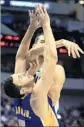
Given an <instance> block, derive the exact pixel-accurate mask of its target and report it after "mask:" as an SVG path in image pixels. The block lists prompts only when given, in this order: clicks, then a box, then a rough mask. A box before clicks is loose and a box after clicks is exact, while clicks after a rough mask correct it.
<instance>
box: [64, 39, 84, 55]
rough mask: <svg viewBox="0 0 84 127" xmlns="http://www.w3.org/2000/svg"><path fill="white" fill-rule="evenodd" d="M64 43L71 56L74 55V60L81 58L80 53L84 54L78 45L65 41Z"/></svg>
mask: <svg viewBox="0 0 84 127" xmlns="http://www.w3.org/2000/svg"><path fill="white" fill-rule="evenodd" d="M62 43H63V45H64V46H65V47H66V48H67V50H68V55H69V56H70V55H72V57H73V58H77V57H78V58H80V54H79V52H80V53H81V54H84V51H83V50H82V49H81V48H80V47H79V46H78V44H76V43H74V42H71V41H68V40H64V39H63V41H62Z"/></svg>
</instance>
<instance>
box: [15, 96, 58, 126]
mask: <svg viewBox="0 0 84 127" xmlns="http://www.w3.org/2000/svg"><path fill="white" fill-rule="evenodd" d="M30 97H31V94H28V95H27V96H26V97H25V98H24V99H19V98H18V99H14V108H15V112H16V116H17V118H18V121H19V126H25V127H43V124H42V122H41V120H40V118H39V117H37V116H36V115H35V114H34V112H33V110H32V108H31V106H30ZM48 102H49V104H50V106H51V108H52V110H53V112H54V114H55V110H54V107H52V101H51V99H50V98H49V97H48ZM55 116H56V114H55Z"/></svg>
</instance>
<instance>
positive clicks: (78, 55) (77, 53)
mask: <svg viewBox="0 0 84 127" xmlns="http://www.w3.org/2000/svg"><path fill="white" fill-rule="evenodd" d="M75 53H76V55H77V57H78V58H80V54H79V52H78V50H77V49H76V48H75Z"/></svg>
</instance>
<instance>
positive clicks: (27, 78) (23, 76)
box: [12, 72, 34, 86]
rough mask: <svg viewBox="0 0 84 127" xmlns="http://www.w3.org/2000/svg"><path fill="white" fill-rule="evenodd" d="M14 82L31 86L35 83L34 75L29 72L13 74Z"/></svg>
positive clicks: (18, 84)
mask: <svg viewBox="0 0 84 127" xmlns="http://www.w3.org/2000/svg"><path fill="white" fill-rule="evenodd" d="M12 78H13V83H14V84H16V85H17V86H30V85H33V83H34V77H33V76H31V75H28V73H27V72H26V73H24V72H23V73H18V74H13V75H12Z"/></svg>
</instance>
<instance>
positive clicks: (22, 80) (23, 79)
mask: <svg viewBox="0 0 84 127" xmlns="http://www.w3.org/2000/svg"><path fill="white" fill-rule="evenodd" d="M37 10H40V14H39V12H38V14H39V16H38V17H40V19H41V20H44V19H42V17H43V16H45V15H46V13H44V12H43V11H42V8H41V7H38V9H37ZM45 12H46V11H45ZM32 16H33V18H34V19H35V18H36V17H37V16H35V15H33V12H32V13H31V12H30V17H32ZM41 16H42V17H41ZM45 17H46V16H45ZM45 27H46V28H47V29H49V30H50V27H49V26H46V25H45ZM45 27H44V29H45ZM31 28H32V27H31ZM33 28H34V27H33ZM29 30H30V29H28V31H27V33H26V35H27V36H26V35H25V38H23V41H22V43H21V45H20V47H19V50H18V52H17V56H16V66H15V72H16V73H20V72H23V74H22V73H20V74H16V75H13V76H12V78H13V83H15V84H17V85H18V86H21V85H25V84H27V83H28V82H30V83H29V84H32V82H33V77H32V76H31V75H32V74H33V73H32V71H28V72H26V66H25V64H26V60H25V56H27V57H28V59H29V60H30V58H29V57H31V58H32V59H31V60H30V62H29V63H30V64H32V63H34V64H35V63H36V65H38V64H37V63H38V62H37V61H36V59H37V58H36V57H35V54H36V49H35V48H37V49H38V51H39V52H37V54H38V53H39V54H40V52H42V50H43V47H42V46H41V45H40V44H38V46H34V47H35V48H33V50H30V52H27V50H26V49H28V47H27V46H29V44H28V45H26V44H25V43H27V41H30V40H31V36H30V35H29V32H30V33H31V34H33V32H31V30H30V31H29ZM47 31H48V30H47ZM49 32H50V31H49ZM45 34H46V29H45V32H44V37H45ZM47 34H48V32H47ZM46 37H47V36H46ZM51 37H52V35H51ZM47 39H49V37H48V38H47ZM41 40H42V39H41ZM25 41H26V42H25ZM45 41H46V38H45ZM61 41H64V40H61ZM66 45H67V44H66ZM71 46H72V47H73V48H72V49H71V50H70V49H69V50H68V51H69V54H70V51H71V53H72V54H73V57H74V58H75V57H76V55H78V56H79V53H78V50H80V51H81V49H80V48H79V47H77V45H76V44H72V45H71ZM40 47H41V48H40ZM66 47H70V44H69V46H66ZM74 51H76V52H74ZM32 52H33V53H32ZM81 52H83V51H81ZM27 54H28V55H27ZM32 54H33V55H32ZM33 58H35V61H33ZM32 61H33V62H32ZM55 66H56V65H55ZM58 68H59V69H60V70H61V71H62V73H63V79H62V81H61V82H58V86H57V89H56V85H52V86H51V87H50V89H49V91H48V94H50V97H51V99H52V102H56V101H57V100H59V96H60V91H61V88H62V87H63V82H64V79H65V76H64V70H63V69H62V67H60V66H58ZM36 69H37V68H36ZM49 69H50V68H49ZM55 69H56V71H57V68H56V67H55ZM34 71H36V70H34ZM51 71H52V70H51ZM58 71H59V70H58ZM58 71H57V72H58ZM61 71H60V73H61ZM25 72H26V73H25ZM28 74H30V76H28ZM51 74H52V73H51ZM17 77H18V78H19V79H18V78H17ZM48 77H49V73H48ZM50 77H52V76H50ZM55 78H56V76H55ZM56 81H57V79H56ZM56 83H57V82H56ZM56 83H55V81H54V83H53V84H56ZM51 84H52V83H51ZM60 84H61V85H60ZM29 86H30V87H29ZM33 87H34V86H33V85H26V86H25V87H23V88H22V89H21V91H20V92H21V93H22V94H25V93H27V94H28V93H29V92H32V88H33ZM41 90H42V89H41ZM44 91H45V90H44ZM18 92H19V91H18ZM55 92H56V93H55ZM18 95H19V93H18ZM25 98H26V97H25ZM25 98H24V99H23V100H22V101H21V100H20V103H19V100H18V102H17V103H16V105H17V106H16V107H18V108H16V114H18V118H19V117H20V116H19V113H23V114H24V115H23V117H24V118H25V116H26V115H27V116H28V112H27V114H26V113H25V112H24V110H26V109H25V108H23V107H24V106H25V104H26V101H24V100H25ZM26 100H27V99H26ZM44 100H45V99H44ZM53 100H54V101H53ZM21 104H22V105H21ZM28 104H29V103H28ZM20 105H21V106H20ZM21 107H22V108H21ZM26 108H27V107H26ZM23 109H24V110H23ZM32 109H33V110H34V113H35V112H36V109H34V108H33V107H32ZM39 110H40V109H39ZM27 111H28V108H27ZM45 111H46V110H45ZM49 113H51V114H53V113H52V110H51V108H50V107H49V112H48V116H49ZM25 114H26V115H25ZM35 114H36V115H37V116H38V117H40V118H42V119H41V121H42V123H43V125H46V124H49V122H48V120H47V118H46V119H45V118H44V116H42V113H40V114H41V115H40V116H39V114H38V110H37V112H36V113H35ZM29 117H31V115H30V116H29ZM20 118H21V117H20ZM24 118H23V119H24ZM48 119H49V121H51V122H50V124H52V125H53V124H56V123H54V121H55V120H56V119H55V117H54V115H52V118H51V117H50V116H49V118H48ZM25 121H26V119H25ZM23 123H24V122H23ZM30 123H31V122H30ZM37 123H38V122H37Z"/></svg>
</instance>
